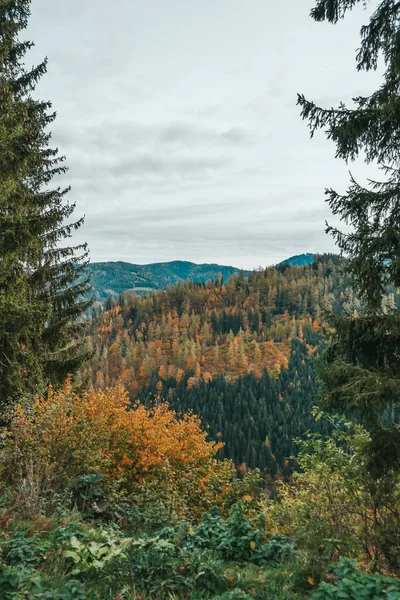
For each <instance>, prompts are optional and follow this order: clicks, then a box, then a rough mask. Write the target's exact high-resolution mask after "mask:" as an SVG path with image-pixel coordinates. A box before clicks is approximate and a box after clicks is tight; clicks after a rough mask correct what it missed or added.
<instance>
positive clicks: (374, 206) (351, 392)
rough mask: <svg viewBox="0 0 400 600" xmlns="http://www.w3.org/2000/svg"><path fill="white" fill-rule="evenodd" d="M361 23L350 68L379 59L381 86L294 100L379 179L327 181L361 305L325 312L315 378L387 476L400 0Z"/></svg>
mask: <svg viewBox="0 0 400 600" xmlns="http://www.w3.org/2000/svg"><path fill="white" fill-rule="evenodd" d="M360 2H362V3H363V4H365V5H366V7H368V4H367V3H364V2H363V0H318V1H317V3H316V6H315V8H314V9H313V10H312V11H311V16H312V18H313V19H314V20H316V21H328V22H330V23H333V24H335V23H337V22H338V20H339V19H342V18H344V17H345V15H346V13H347V12H348V11H349V10H351V9H352V8H353V7H354V6H355V5H357V4H359V3H360ZM360 33H361V44H360V48H359V50H358V52H357V56H356V62H357V70H359V71H360V70H365V71H370V70H375V69H376V68H377V66H378V59H381V60H382V61H383V63H384V66H385V71H384V75H383V81H382V84H381V86H380V87H379V89H378V90H376V91H375V92H374V93H373V94H371V95H370V96H359V97H356V98H353V99H352V104H351V106H347V105H346V104H344V103H341V104H340V105H339V106H338V107H337V108H329V109H325V108H321V107H319V106H316V105H315V104H314V103H313V102H311V101H309V100H307V99H306V98H305V97H304V96H303V95H299V98H298V103H299V104H300V106H301V108H302V113H301V114H302V117H303V118H304V119H307V120H308V122H309V127H310V130H311V136H312V135H313V134H314V133H315V132H316V131H317V130H318V129H321V128H322V129H323V130H324V131H325V132H326V134H327V137H328V139H331V140H333V142H334V143H335V144H336V149H337V150H336V156H337V157H338V158H342V159H344V160H346V161H353V160H355V159H356V158H357V157H359V156H360V155H361V156H363V157H364V159H365V161H366V162H367V163H376V164H378V165H379V167H380V169H381V172H382V180H381V181H373V180H370V181H368V183H367V184H366V185H363V184H362V183H361V182H358V181H356V180H355V178H353V177H352V176H351V181H350V185H349V187H348V189H347V192H346V193H345V194H343V195H342V194H340V193H338V192H337V191H335V190H333V189H327V190H326V195H327V201H328V203H329V206H330V208H331V210H332V212H333V214H334V215H337V216H338V217H340V219H341V220H342V221H343V222H344V223H346V224H347V225H350V230H349V231H347V232H346V233H344V232H343V231H341V230H340V229H338V228H335V227H331V226H329V225H327V232H329V233H331V234H332V235H333V236H334V239H335V241H336V244H337V245H338V247H339V248H340V250H341V252H342V254H343V255H344V256H346V257H347V258H348V259H349V261H348V265H347V271H348V272H349V273H350V275H351V277H352V282H353V286H354V287H355V289H356V291H357V293H358V295H359V297H360V299H362V301H363V309H362V311H361V313H360V314H358V315H352V316H347V317H341V318H335V319H333V325H334V327H335V334H334V336H333V339H332V340H331V344H330V347H329V349H328V351H327V354H326V364H325V368H324V370H323V380H324V384H325V388H326V396H325V399H326V403H327V404H328V405H329V406H331V407H334V408H336V409H338V408H339V409H341V410H343V409H345V410H346V411H347V412H348V414H350V415H351V416H352V417H355V415H358V416H359V417H360V418H361V420H362V421H363V422H364V423H365V424H366V425H367V426H368V428H369V431H370V433H371V446H370V450H371V463H370V471H371V474H372V475H373V476H374V478H375V480H376V481H377V480H379V479H380V480H381V481H382V478H384V479H385V478H386V479H385V480H386V482H387V481H388V480H390V478H391V476H396V473H398V472H399V470H400V426H399V423H400V420H399V416H400V415H399V408H400V315H399V310H398V307H394V306H391V307H390V308H389V309H388V308H387V304H388V303H387V302H385V295H386V293H387V290H388V288H390V287H391V288H392V289H393V288H399V287H400V163H399V158H400V95H399V92H400V2H395V1H394V0H382V1H381V2H379V4H378V6H377V8H376V10H375V11H374V12H373V13H372V14H371V16H370V17H369V22H368V23H367V24H366V25H365V26H363V27H362V28H361V32H360Z"/></svg>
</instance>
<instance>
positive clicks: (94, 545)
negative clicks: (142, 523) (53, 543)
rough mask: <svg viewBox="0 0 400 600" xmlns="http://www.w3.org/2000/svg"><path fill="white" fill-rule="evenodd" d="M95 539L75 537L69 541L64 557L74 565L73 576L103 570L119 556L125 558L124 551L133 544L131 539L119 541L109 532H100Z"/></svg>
mask: <svg viewBox="0 0 400 600" xmlns="http://www.w3.org/2000/svg"><path fill="white" fill-rule="evenodd" d="M96 534H97V535H96V537H95V539H91V540H87V539H85V540H79V539H78V538H77V537H75V536H73V537H72V538H70V540H69V541H68V544H67V546H66V550H64V552H63V555H64V557H65V558H67V559H70V562H71V563H72V564H73V568H72V570H71V573H72V575H78V574H82V573H85V572H86V571H89V570H90V569H96V570H99V569H102V568H103V567H104V565H105V564H106V563H107V562H108V561H110V560H112V559H114V558H115V557H117V556H124V549H125V548H127V546H128V545H129V544H131V543H132V539H131V538H124V539H118V538H116V537H114V536H113V535H111V534H110V533H109V532H106V531H103V530H99V531H98V532H96Z"/></svg>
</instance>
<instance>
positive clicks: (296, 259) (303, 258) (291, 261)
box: [279, 253, 315, 267]
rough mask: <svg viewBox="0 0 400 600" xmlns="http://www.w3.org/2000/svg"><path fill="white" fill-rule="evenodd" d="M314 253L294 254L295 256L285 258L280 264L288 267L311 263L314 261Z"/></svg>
mask: <svg viewBox="0 0 400 600" xmlns="http://www.w3.org/2000/svg"><path fill="white" fill-rule="evenodd" d="M314 257H315V254H310V253H306V254H296V255H295V256H291V257H290V258H286V259H285V260H283V261H282V262H280V263H279V264H280V265H289V266H290V267H306V266H307V265H311V264H312V263H313V262H314Z"/></svg>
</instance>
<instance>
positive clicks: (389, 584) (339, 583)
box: [311, 560, 400, 600]
mask: <svg viewBox="0 0 400 600" xmlns="http://www.w3.org/2000/svg"><path fill="white" fill-rule="evenodd" d="M332 573H333V574H334V576H335V577H336V579H337V580H336V581H335V583H326V582H322V583H321V584H320V585H319V586H318V588H317V589H316V590H315V592H314V593H313V594H312V596H311V600H399V598H400V580H399V579H394V578H393V577H384V576H382V575H380V574H378V573H375V574H368V573H364V572H363V571H358V570H357V569H356V563H355V561H352V560H342V561H341V562H340V563H339V564H338V565H336V566H334V567H332Z"/></svg>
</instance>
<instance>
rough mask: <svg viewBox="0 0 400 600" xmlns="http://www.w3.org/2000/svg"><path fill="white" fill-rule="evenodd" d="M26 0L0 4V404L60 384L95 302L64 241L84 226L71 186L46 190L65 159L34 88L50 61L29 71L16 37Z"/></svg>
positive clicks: (78, 255) (80, 257) (77, 354)
mask: <svg viewBox="0 0 400 600" xmlns="http://www.w3.org/2000/svg"><path fill="white" fill-rule="evenodd" d="M29 16H30V0H1V1H0V406H1V407H2V408H3V409H4V407H5V406H6V405H8V404H9V403H11V402H12V401H13V400H15V399H18V398H21V397H23V396H24V395H26V394H32V393H35V392H38V391H40V389H41V388H42V387H43V386H45V385H46V384H47V383H53V384H57V383H58V382H60V381H61V380H63V379H64V378H65V376H66V375H67V374H68V373H70V372H72V371H73V370H74V368H75V367H76V366H77V365H78V363H79V362H80V361H81V359H82V358H83V356H84V354H85V351H84V349H83V347H82V343H81V342H80V340H79V337H78V334H79V331H80V325H79V324H78V323H77V319H78V317H80V316H81V315H82V314H83V313H84V312H85V311H86V310H87V309H88V308H89V306H90V305H91V300H85V299H84V295H87V294H88V293H89V291H90V285H89V281H88V279H86V278H85V277H83V274H82V271H83V268H84V266H85V264H86V263H87V248H86V245H85V244H83V245H78V246H75V247H71V246H68V245H67V243H66V242H65V240H66V239H68V238H69V237H70V236H71V234H72V233H73V232H74V231H75V230H76V229H78V228H79V227H80V226H81V225H82V219H80V220H78V221H76V222H72V223H71V222H70V221H69V218H70V217H71V215H72V213H73V211H74V207H75V205H74V204H71V203H69V202H68V201H67V200H66V198H65V196H66V194H67V192H68V191H69V188H67V189H61V188H60V187H57V188H52V187H51V181H52V179H53V177H55V176H57V175H60V174H62V173H65V172H66V170H67V168H66V167H65V166H64V165H63V160H64V157H62V156H59V154H58V149H52V148H51V147H50V145H49V143H50V138H51V134H50V133H49V131H48V127H49V125H50V124H51V123H52V122H53V121H54V119H55V116H56V115H55V113H52V112H50V108H51V104H50V103H49V102H43V101H40V100H37V99H35V98H34V97H33V96H32V92H33V91H34V89H35V86H36V84H37V82H38V80H39V79H40V78H41V77H42V76H43V75H44V73H45V72H46V60H44V61H43V62H42V63H40V64H39V65H38V66H36V67H33V68H32V69H30V70H27V69H26V68H25V65H24V62H23V60H24V56H25V54H26V52H27V51H29V49H30V48H31V47H32V46H33V43H32V42H28V41H21V39H20V37H19V36H20V34H21V32H22V31H23V30H24V29H25V28H26V26H27V22H28V18H29Z"/></svg>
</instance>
